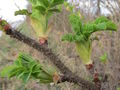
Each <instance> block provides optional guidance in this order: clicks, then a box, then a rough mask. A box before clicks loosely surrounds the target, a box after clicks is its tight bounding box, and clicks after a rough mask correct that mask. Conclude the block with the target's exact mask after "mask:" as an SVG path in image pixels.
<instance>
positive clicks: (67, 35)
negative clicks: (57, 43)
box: [62, 33, 73, 42]
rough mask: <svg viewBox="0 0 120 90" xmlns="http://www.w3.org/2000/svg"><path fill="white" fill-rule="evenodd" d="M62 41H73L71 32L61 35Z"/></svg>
mask: <svg viewBox="0 0 120 90" xmlns="http://www.w3.org/2000/svg"><path fill="white" fill-rule="evenodd" d="M62 41H69V42H72V41H73V34H71V33H69V34H66V35H64V36H63V37H62Z"/></svg>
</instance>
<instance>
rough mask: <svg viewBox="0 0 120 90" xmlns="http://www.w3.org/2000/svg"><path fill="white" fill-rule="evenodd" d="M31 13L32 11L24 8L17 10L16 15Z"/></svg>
mask: <svg viewBox="0 0 120 90" xmlns="http://www.w3.org/2000/svg"><path fill="white" fill-rule="evenodd" d="M30 14H31V13H29V12H28V10H27V9H22V10H19V11H16V12H15V16H17V15H30Z"/></svg>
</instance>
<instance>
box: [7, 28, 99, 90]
mask: <svg viewBox="0 0 120 90" xmlns="http://www.w3.org/2000/svg"><path fill="white" fill-rule="evenodd" d="M6 34H7V35H10V37H12V38H15V39H17V40H19V41H21V42H23V43H25V44H27V45H28V46H31V47H33V48H34V49H36V50H38V51H39V52H42V53H43V54H44V55H45V56H47V57H48V58H49V60H50V61H51V62H52V63H53V64H54V65H55V66H57V67H58V69H59V70H60V71H61V72H62V73H63V76H61V81H62V82H64V81H68V82H73V83H76V84H78V85H80V86H82V87H85V88H87V89H88V90H99V87H98V86H96V85H94V84H93V83H92V82H89V81H86V80H84V79H83V78H81V77H79V76H77V75H75V74H74V73H72V71H71V70H70V69H69V68H67V67H66V66H65V65H64V63H62V62H61V60H60V58H59V57H58V55H56V54H55V53H53V52H52V49H50V48H48V46H47V45H40V44H39V43H38V42H36V41H35V40H33V39H31V38H29V37H27V36H25V35H23V34H22V33H20V32H19V31H17V30H11V29H10V30H7V31H6Z"/></svg>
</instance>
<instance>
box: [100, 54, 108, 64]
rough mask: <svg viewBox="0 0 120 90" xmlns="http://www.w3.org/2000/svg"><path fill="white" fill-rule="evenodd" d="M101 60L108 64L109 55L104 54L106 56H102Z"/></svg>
mask: <svg viewBox="0 0 120 90" xmlns="http://www.w3.org/2000/svg"><path fill="white" fill-rule="evenodd" d="M100 60H101V62H103V63H106V61H107V53H104V55H102V56H101V57H100Z"/></svg>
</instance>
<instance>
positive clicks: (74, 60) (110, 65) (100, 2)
mask: <svg viewBox="0 0 120 90" xmlns="http://www.w3.org/2000/svg"><path fill="white" fill-rule="evenodd" d="M68 2H69V3H71V4H72V5H74V6H75V9H74V10H75V11H80V14H81V16H82V17H83V18H84V21H85V22H90V21H92V20H94V19H95V18H97V17H99V16H106V17H108V18H109V19H111V20H112V21H114V22H115V23H116V24H117V26H118V30H117V32H110V31H107V32H99V33H98V32H97V33H94V35H96V36H98V37H99V41H94V42H93V45H92V47H93V49H92V60H93V61H94V63H95V68H96V69H97V70H98V72H99V73H100V74H104V75H108V77H107V80H106V81H105V83H104V85H102V86H103V88H107V89H103V90H116V88H119V87H120V0H68ZM23 8H28V9H29V8H30V7H29V5H28V2H27V0H0V17H1V18H3V19H5V20H7V21H8V22H9V23H10V24H11V25H12V27H13V28H17V30H19V31H20V32H21V33H23V34H25V35H27V36H29V37H31V38H33V39H36V37H35V33H34V31H32V29H31V26H30V25H29V24H28V20H27V18H26V17H25V16H14V12H15V11H16V10H19V9H23ZM68 16H69V12H68V11H67V10H66V8H65V7H64V6H63V10H62V12H61V13H59V14H54V16H53V17H52V18H51V20H50V21H49V22H50V23H52V24H53V30H52V31H51V33H50V36H49V47H50V48H52V49H53V51H54V52H55V53H58V54H59V57H60V58H61V60H62V62H64V64H65V65H66V66H67V67H69V68H70V69H71V70H72V71H73V72H74V73H76V74H77V75H79V76H80V77H83V78H85V79H88V80H91V78H89V76H88V73H87V71H86V70H85V67H84V66H83V64H82V63H81V61H80V59H79V57H78V55H77V54H76V51H75V45H74V44H70V43H68V42H62V41H61V36H62V35H63V34H65V33H68V32H71V26H70V24H69V22H68ZM21 51H24V52H26V53H29V54H31V55H32V56H33V57H34V58H35V59H38V60H39V61H40V62H41V63H43V64H47V65H50V66H53V65H52V63H51V62H50V61H49V60H47V58H46V57H44V56H43V55H42V53H40V52H38V51H36V50H35V49H33V48H31V47H29V46H27V45H25V44H24V43H21V42H19V41H17V40H15V39H12V38H10V37H9V36H7V35H5V34H4V33H2V32H0V70H1V69H2V68H3V66H5V65H8V64H11V63H12V62H13V61H14V60H15V59H16V57H17V55H18V53H19V52H21ZM104 53H106V54H107V61H106V63H102V62H101V61H100V56H101V55H103V54H104ZM0 90H86V89H84V88H82V87H80V86H77V85H75V84H73V83H68V82H65V83H61V84H58V85H55V86H51V85H49V84H48V85H43V84H38V83H36V82H35V81H33V80H31V81H29V83H28V84H26V85H24V84H22V83H21V81H19V80H16V79H15V78H13V79H11V80H9V79H8V78H0Z"/></svg>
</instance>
